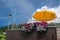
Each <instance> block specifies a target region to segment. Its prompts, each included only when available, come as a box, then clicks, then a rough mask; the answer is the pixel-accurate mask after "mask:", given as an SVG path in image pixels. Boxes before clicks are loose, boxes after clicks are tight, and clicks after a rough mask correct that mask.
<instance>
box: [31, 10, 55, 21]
mask: <svg viewBox="0 0 60 40" xmlns="http://www.w3.org/2000/svg"><path fill="white" fill-rule="evenodd" d="M32 17H33V18H34V19H36V20H38V21H51V20H53V19H55V18H56V14H55V12H53V11H51V10H39V11H35V12H34V13H33V15H32Z"/></svg>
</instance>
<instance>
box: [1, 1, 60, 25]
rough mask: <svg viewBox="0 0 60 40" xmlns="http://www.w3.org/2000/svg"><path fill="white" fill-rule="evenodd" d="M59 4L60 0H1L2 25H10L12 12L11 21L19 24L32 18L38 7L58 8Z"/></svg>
mask: <svg viewBox="0 0 60 40" xmlns="http://www.w3.org/2000/svg"><path fill="white" fill-rule="evenodd" d="M59 5H60V0H0V26H5V25H8V21H9V18H8V15H9V14H10V13H11V14H12V15H13V16H12V18H11V23H17V24H19V23H23V22H27V21H28V19H31V18H32V14H33V12H34V11H35V10H36V9H38V8H41V7H43V6H47V7H49V8H56V9H57V7H58V6H59ZM59 8H60V7H59ZM57 10H58V9H57Z"/></svg>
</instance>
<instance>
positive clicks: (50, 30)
mask: <svg viewBox="0 0 60 40" xmlns="http://www.w3.org/2000/svg"><path fill="white" fill-rule="evenodd" d="M6 40H57V33H56V27H47V31H40V32H38V31H31V32H21V31H20V30H10V31H6Z"/></svg>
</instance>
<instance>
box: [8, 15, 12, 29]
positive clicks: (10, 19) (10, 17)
mask: <svg viewBox="0 0 60 40" xmlns="http://www.w3.org/2000/svg"><path fill="white" fill-rule="evenodd" d="M8 17H9V22H8V30H9V26H10V21H11V17H12V14H9V15H8Z"/></svg>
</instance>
